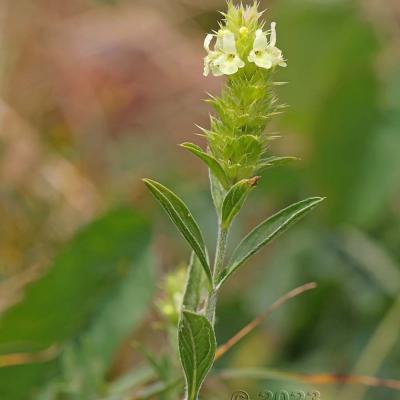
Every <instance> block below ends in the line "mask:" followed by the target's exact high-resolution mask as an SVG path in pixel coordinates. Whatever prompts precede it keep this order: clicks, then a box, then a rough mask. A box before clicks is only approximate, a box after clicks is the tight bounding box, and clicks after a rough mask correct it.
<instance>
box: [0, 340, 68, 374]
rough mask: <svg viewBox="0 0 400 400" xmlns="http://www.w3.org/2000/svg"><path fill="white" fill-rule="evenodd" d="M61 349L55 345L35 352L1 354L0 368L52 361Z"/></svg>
mask: <svg viewBox="0 0 400 400" xmlns="http://www.w3.org/2000/svg"><path fill="white" fill-rule="evenodd" d="M59 351H60V348H59V347H58V346H56V345H53V346H51V347H49V348H47V349H45V350H43V351H39V352H35V353H12V354H4V355H0V368H2V367H10V366H15V365H25V364H35V363H42V362H47V361H51V360H52V359H54V358H55V357H56V356H57V355H58V354H59Z"/></svg>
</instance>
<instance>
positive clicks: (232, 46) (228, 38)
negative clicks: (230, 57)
mask: <svg viewBox="0 0 400 400" xmlns="http://www.w3.org/2000/svg"><path fill="white" fill-rule="evenodd" d="M221 50H222V51H223V52H224V53H229V54H236V53H237V51H236V42H235V35H234V34H233V33H232V32H231V31H228V30H225V31H224V32H223V36H222V49H221Z"/></svg>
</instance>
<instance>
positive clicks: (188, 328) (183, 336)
mask: <svg viewBox="0 0 400 400" xmlns="http://www.w3.org/2000/svg"><path fill="white" fill-rule="evenodd" d="M178 340H179V354H180V359H181V363H182V367H183V371H184V373H185V380H186V398H185V400H197V396H198V393H199V391H200V387H201V385H202V383H203V381H204V378H205V377H206V375H207V373H208V371H209V370H210V368H211V366H212V365H213V362H214V357H215V352H216V348H217V343H216V340H215V333H214V330H213V327H212V326H211V324H210V322H209V321H208V319H207V318H206V317H204V316H203V315H199V314H195V313H193V312H190V311H185V310H184V311H183V312H182V318H181V321H180V322H179V331H178Z"/></svg>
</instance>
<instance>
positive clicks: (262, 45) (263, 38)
mask: <svg viewBox="0 0 400 400" xmlns="http://www.w3.org/2000/svg"><path fill="white" fill-rule="evenodd" d="M267 47H268V39H267V35H266V34H265V33H264V32H263V31H262V30H261V29H257V32H256V38H255V39H254V44H253V50H255V51H263V50H265V49H266V48H267Z"/></svg>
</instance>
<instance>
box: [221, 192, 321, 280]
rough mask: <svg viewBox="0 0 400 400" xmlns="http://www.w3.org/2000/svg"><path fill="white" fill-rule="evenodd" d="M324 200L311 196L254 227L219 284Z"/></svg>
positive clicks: (233, 257) (239, 247) (241, 244)
mask: <svg viewBox="0 0 400 400" xmlns="http://www.w3.org/2000/svg"><path fill="white" fill-rule="evenodd" d="M323 200H324V199H323V198H321V197H311V198H309V199H306V200H302V201H300V202H298V203H295V204H292V205H291V206H289V207H287V208H285V209H283V210H281V211H279V212H278V213H276V214H275V215H273V216H272V217H270V218H268V219H267V220H265V221H264V222H262V223H261V224H260V225H258V226H257V227H256V228H254V229H253V230H252V231H251V232H250V233H249V234H248V235H247V236H246V237H245V238H244V239H243V240H242V242H241V243H240V244H239V246H238V247H237V248H236V250H235V251H234V253H233V255H232V258H231V261H230V262H229V265H228V267H227V268H226V270H225V271H224V274H223V275H222V277H221V278H220V279H219V285H222V283H223V282H224V281H225V280H226V279H227V278H228V277H229V276H231V275H232V274H233V273H234V272H235V271H236V270H237V269H238V268H239V267H240V266H241V265H242V264H243V263H244V262H245V261H246V260H247V259H248V258H249V257H251V256H252V255H253V254H255V253H256V252H257V251H258V250H260V249H261V247H263V246H264V245H266V244H267V243H269V242H271V241H272V240H273V239H274V238H276V237H277V236H278V235H280V234H282V233H283V232H285V231H286V230H287V229H288V228H289V227H290V226H291V225H293V224H294V223H295V222H297V221H299V220H300V219H301V218H302V217H304V216H305V215H306V214H307V213H308V212H309V211H311V210H312V209H313V208H315V207H316V206H317V205H318V204H319V203H321V201H323Z"/></svg>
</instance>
